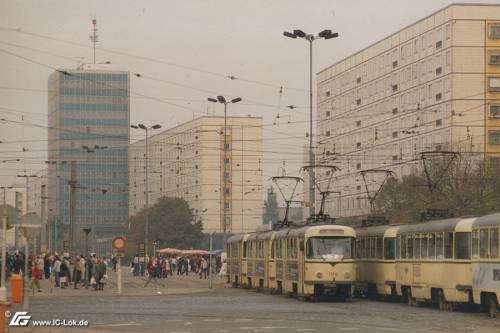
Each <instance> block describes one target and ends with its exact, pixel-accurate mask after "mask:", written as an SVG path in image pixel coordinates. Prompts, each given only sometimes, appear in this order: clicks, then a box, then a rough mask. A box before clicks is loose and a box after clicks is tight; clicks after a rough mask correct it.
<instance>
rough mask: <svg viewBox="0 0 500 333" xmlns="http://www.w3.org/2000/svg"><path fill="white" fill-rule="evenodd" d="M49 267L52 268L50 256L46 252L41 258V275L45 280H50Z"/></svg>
mask: <svg viewBox="0 0 500 333" xmlns="http://www.w3.org/2000/svg"><path fill="white" fill-rule="evenodd" d="M50 266H52V255H51V254H50V252H48V253H46V254H45V257H44V258H43V273H44V275H45V280H47V279H50Z"/></svg>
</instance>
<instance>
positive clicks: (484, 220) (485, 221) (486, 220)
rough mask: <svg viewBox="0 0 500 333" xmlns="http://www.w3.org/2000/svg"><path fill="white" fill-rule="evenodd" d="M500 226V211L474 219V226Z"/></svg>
mask: <svg viewBox="0 0 500 333" xmlns="http://www.w3.org/2000/svg"><path fill="white" fill-rule="evenodd" d="M498 226H500V213H494V214H489V215H485V216H481V217H479V218H477V219H476V221H474V224H473V226H472V227H473V228H474V229H475V228H482V227H498Z"/></svg>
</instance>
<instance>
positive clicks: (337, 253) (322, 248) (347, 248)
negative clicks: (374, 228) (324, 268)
mask: <svg viewBox="0 0 500 333" xmlns="http://www.w3.org/2000/svg"><path fill="white" fill-rule="evenodd" d="M353 245H354V239H353V238H351V237H335V238H334V237H311V238H309V239H308V240H307V258H308V259H321V260H342V259H351V258H352V255H353Z"/></svg>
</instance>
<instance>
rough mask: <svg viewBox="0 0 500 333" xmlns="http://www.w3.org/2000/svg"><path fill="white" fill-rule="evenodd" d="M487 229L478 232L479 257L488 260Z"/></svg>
mask: <svg viewBox="0 0 500 333" xmlns="http://www.w3.org/2000/svg"><path fill="white" fill-rule="evenodd" d="M488 236H489V235H488V229H480V230H479V256H480V257H481V258H488V257H489V256H488V238H489V237H488Z"/></svg>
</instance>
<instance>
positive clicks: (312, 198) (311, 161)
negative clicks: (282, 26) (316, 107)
mask: <svg viewBox="0 0 500 333" xmlns="http://www.w3.org/2000/svg"><path fill="white" fill-rule="evenodd" d="M283 35H284V36H286V37H289V38H293V39H296V38H297V37H299V38H303V39H305V40H307V41H308V42H309V166H311V167H312V169H311V170H310V172H309V201H310V203H309V212H310V216H311V217H312V216H313V215H314V214H315V209H314V206H315V190H314V186H315V176H314V174H315V173H314V165H315V164H316V163H315V158H314V152H313V42H314V41H315V40H316V39H320V38H324V39H331V38H336V37H338V35H339V34H338V33H336V32H334V33H332V31H331V30H329V29H327V30H323V31H321V32H320V33H319V34H318V35H317V36H315V35H312V34H306V33H305V32H303V31H302V30H298V29H297V30H293V32H288V31H285V32H284V33H283Z"/></svg>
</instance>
